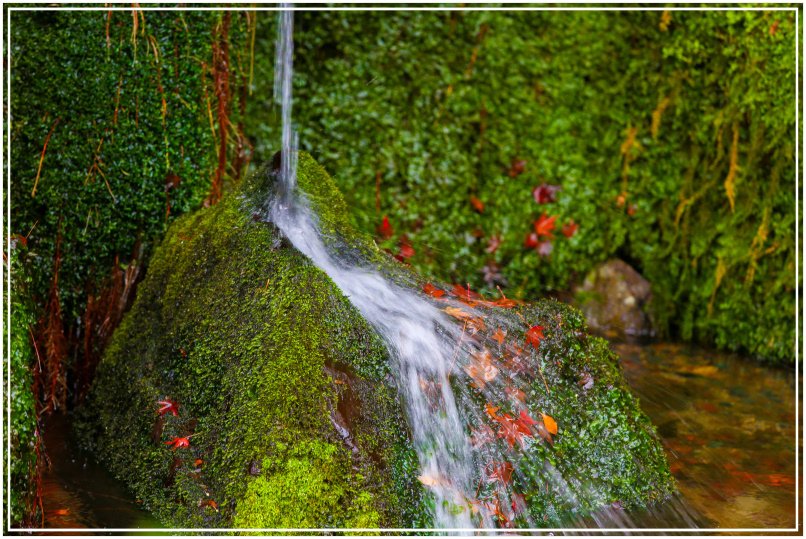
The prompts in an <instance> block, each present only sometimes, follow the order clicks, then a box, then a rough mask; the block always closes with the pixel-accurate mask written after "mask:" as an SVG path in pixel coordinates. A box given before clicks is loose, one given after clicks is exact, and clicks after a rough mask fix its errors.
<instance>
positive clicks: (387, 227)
mask: <svg viewBox="0 0 806 539" xmlns="http://www.w3.org/2000/svg"><path fill="white" fill-rule="evenodd" d="M377 230H378V235H379V236H380V237H382V238H383V239H385V240H388V239H389V238H391V237H392V234H394V233H395V232H394V230H392V225H391V223H390V222H389V216H388V215H384V216H383V220H381V224H380V225H378V229H377Z"/></svg>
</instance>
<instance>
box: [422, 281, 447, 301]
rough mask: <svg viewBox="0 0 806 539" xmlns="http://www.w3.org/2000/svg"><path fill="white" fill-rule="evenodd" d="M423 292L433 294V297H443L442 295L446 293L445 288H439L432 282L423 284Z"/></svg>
mask: <svg viewBox="0 0 806 539" xmlns="http://www.w3.org/2000/svg"><path fill="white" fill-rule="evenodd" d="M423 292H425V293H426V294H428V295H429V296H431V297H433V298H441V297H442V296H444V295H445V291H444V290H440V289H439V288H437V287H436V286H434V285H432V284H431V283H425V284H424V285H423Z"/></svg>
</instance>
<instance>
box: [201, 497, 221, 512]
mask: <svg viewBox="0 0 806 539" xmlns="http://www.w3.org/2000/svg"><path fill="white" fill-rule="evenodd" d="M199 507H212V508H213V509H215V510H216V512H218V504H217V503H216V502H215V500H204V501H199Z"/></svg>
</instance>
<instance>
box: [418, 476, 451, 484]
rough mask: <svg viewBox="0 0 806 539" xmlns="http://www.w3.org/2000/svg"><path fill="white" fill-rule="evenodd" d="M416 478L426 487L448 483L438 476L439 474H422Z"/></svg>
mask: <svg viewBox="0 0 806 539" xmlns="http://www.w3.org/2000/svg"><path fill="white" fill-rule="evenodd" d="M417 480H418V481H419V482H420V483H422V484H423V485H425V486H427V487H436V486H440V485H446V484H449V482H448V481H447V480H446V479H445V478H444V477H440V476H439V475H429V474H423V475H421V476H419V477H417Z"/></svg>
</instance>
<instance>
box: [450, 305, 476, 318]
mask: <svg viewBox="0 0 806 539" xmlns="http://www.w3.org/2000/svg"><path fill="white" fill-rule="evenodd" d="M444 311H445V312H446V313H448V314H449V315H451V316H452V317H454V318H458V319H459V320H472V319H473V316H472V315H471V314H470V313H468V312H466V311H463V310H462V309H460V308H459V307H445V309H444Z"/></svg>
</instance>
